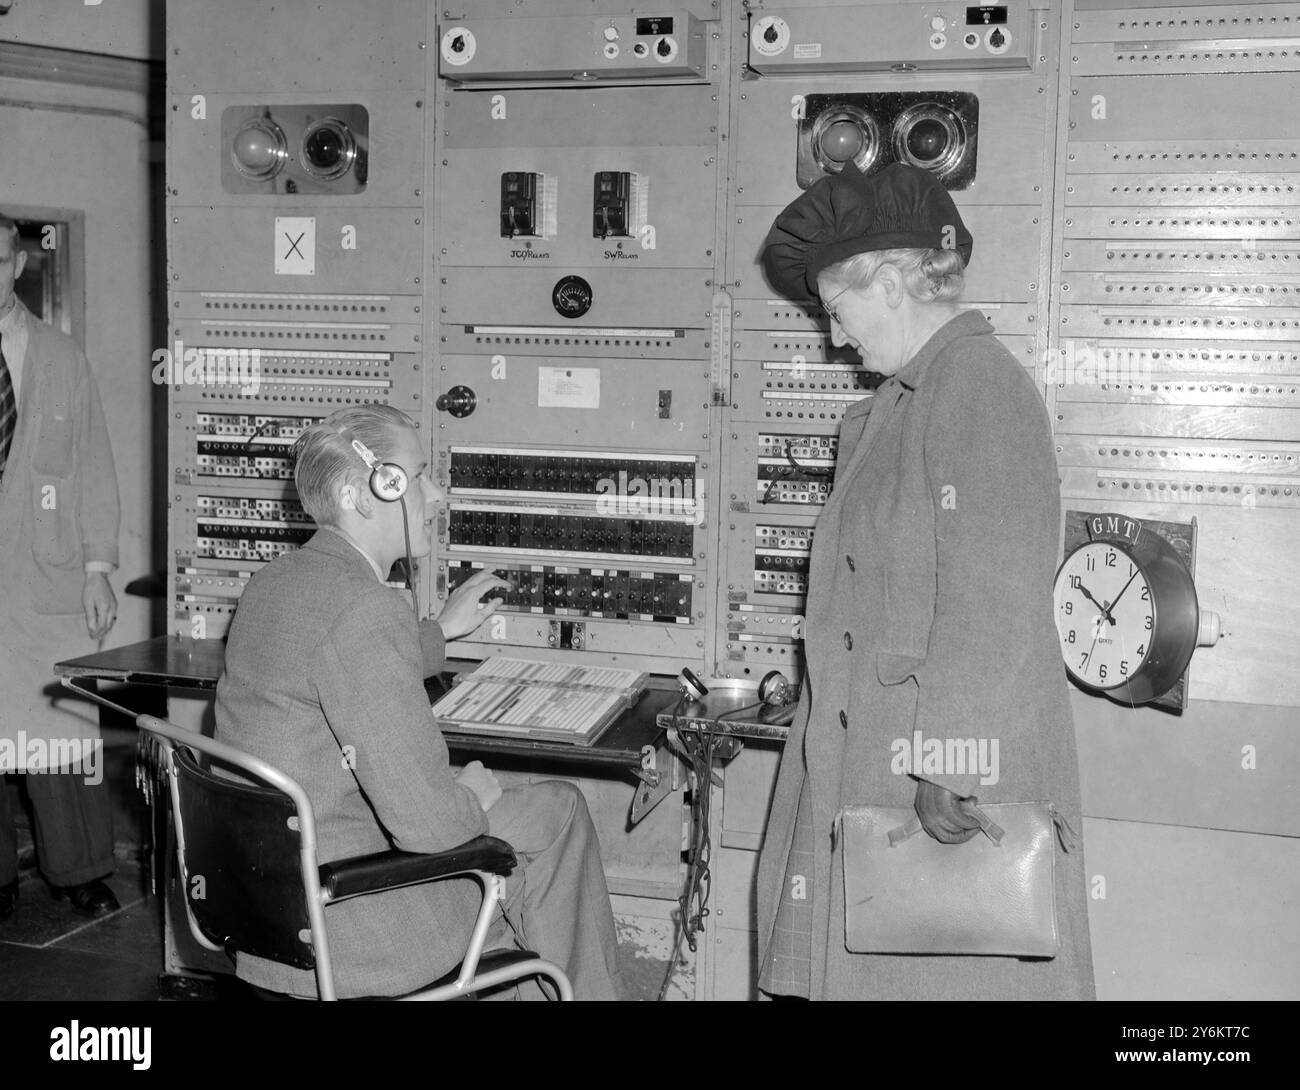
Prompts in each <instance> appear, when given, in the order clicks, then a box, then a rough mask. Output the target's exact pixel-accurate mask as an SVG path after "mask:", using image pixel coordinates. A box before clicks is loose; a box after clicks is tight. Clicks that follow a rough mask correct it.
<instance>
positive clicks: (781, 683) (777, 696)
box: [758, 670, 799, 708]
mask: <svg viewBox="0 0 1300 1090" xmlns="http://www.w3.org/2000/svg"><path fill="white" fill-rule="evenodd" d="M758 699H759V700H761V701H762V702H763V703H764V704H767V705H768V706H769V707H777V708H784V707H785V706H786V705H789V704H793V703H794V702H795V701H796V700H798V699H799V694H798V691H797V690H796V689H795V687H794V686H793V685H791V684H790V682H789V680H787V678H786V676H785V674H783V673H781V671H780V670H769V671H768V672H767V673H766V674H764V675H763V680H762V681H760V682H759V683H758Z"/></svg>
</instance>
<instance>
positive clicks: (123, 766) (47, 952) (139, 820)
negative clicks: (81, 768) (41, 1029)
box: [0, 729, 162, 1000]
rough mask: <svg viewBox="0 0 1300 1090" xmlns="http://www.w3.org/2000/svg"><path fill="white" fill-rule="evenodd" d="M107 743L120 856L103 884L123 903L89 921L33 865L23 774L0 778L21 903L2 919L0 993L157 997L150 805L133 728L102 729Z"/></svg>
mask: <svg viewBox="0 0 1300 1090" xmlns="http://www.w3.org/2000/svg"><path fill="white" fill-rule="evenodd" d="M104 743H105V744H104V762H105V763H104V772H105V780H106V782H107V784H108V787H109V790H110V791H111V792H112V797H113V834H114V844H115V851H114V854H115V856H116V862H117V870H116V872H115V873H114V874H113V875H112V876H111V877H110V878H109V879H108V885H109V886H110V888H111V889H112V890H113V892H114V893H115V894H116V895H117V899H118V901H119V902H121V905H122V910H121V911H120V912H114V913H113V914H112V915H110V916H106V917H103V918H101V919H97V920H87V919H84V918H82V917H80V916H77V915H76V914H75V913H74V912H73V911H72V909H71V907H70V906H69V905H68V902H67V901H56V900H55V899H54V897H53V896H52V895H51V893H50V890H49V887H48V886H47V885H46V884H45V881H44V879H42V878H41V876H40V872H39V871H38V870H37V868H36V858H35V850H34V849H33V847H32V843H31V835H30V832H29V831H28V826H27V824H25V823H26V822H27V821H28V817H27V814H28V807H27V802H26V798H25V796H24V795H23V793H22V791H21V785H20V780H19V778H18V777H14V776H7V777H4V784H3V789H4V790H7V791H9V792H10V793H11V797H10V801H11V803H12V804H13V811H14V813H15V814H19V815H22V816H20V817H19V818H18V836H19V887H18V907H17V910H16V911H15V912H14V914H13V915H12V916H11V917H9V919H7V920H0V1000H32V999H36V1000H47V999H65V1000H66V999H74V1000H81V999H87V1000H105V999H109V1000H111V999H134V1000H140V999H148V1000H152V999H156V998H157V997H158V976H159V973H160V971H161V969H162V921H161V918H160V917H159V914H158V911H157V902H156V901H155V900H154V899H153V898H152V897H151V896H150V892H149V874H148V871H147V868H146V867H145V866H144V865H143V852H142V845H143V844H144V843H145V834H146V831H147V829H148V810H147V809H146V807H145V805H144V800H143V799H142V798H141V797H140V795H139V793H138V792H137V791H136V789H135V733H134V731H125V730H119V729H107V730H106V731H105V735H104Z"/></svg>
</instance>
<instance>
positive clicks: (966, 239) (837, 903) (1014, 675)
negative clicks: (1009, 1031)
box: [758, 164, 1094, 999]
mask: <svg viewBox="0 0 1300 1090" xmlns="http://www.w3.org/2000/svg"><path fill="white" fill-rule="evenodd" d="M971 246H972V240H971V236H970V234H969V232H967V230H966V228H965V226H964V224H963V223H962V221H961V217H960V215H958V212H957V209H956V206H955V205H954V204H953V201H952V198H951V197H950V196H949V195H948V192H947V190H945V189H944V188H943V186H942V184H941V183H940V182H939V181H938V180H937V179H936V178H935V177H934V176H933V175H932V174H930V173H928V172H927V171H924V170H920V169H917V168H915V167H909V166H904V165H902V164H893V165H891V166H889V167H887V168H885V169H884V170H882V171H880V172H879V173H877V174H875V175H872V176H871V177H864V176H863V175H862V174H861V173H859V172H858V171H857V170H855V169H853V168H852V167H849V168H846V170H845V172H844V173H842V174H840V175H836V176H831V177H827V178H824V179H822V180H820V181H819V182H817V183H816V184H815V185H813V186H812V187H811V188H810V189H808V190H807V191H806V192H805V193H804V194H803V195H802V196H800V197H799V198H798V199H796V200H795V201H794V202H793V203H791V204H790V206H789V207H788V208H786V209H785V211H784V212H782V213H781V214H780V215H779V216H778V217H777V219H776V222H775V224H774V225H773V228H772V231H771V234H770V235H769V238H768V241H767V246H766V248H765V250H764V253H763V264H764V267H765V270H766V272H767V275H768V278H769V280H770V281H771V282H772V284H773V285H774V286H775V287H776V288H777V289H778V290H780V291H781V292H782V293H783V294H785V295H787V296H789V297H790V298H792V299H798V300H803V299H808V298H810V297H811V298H819V299H820V300H821V304H822V307H823V308H824V309H825V310H826V312H827V313H828V314H829V315H830V322H831V339H832V342H833V343H834V344H836V345H844V344H848V345H851V346H852V347H853V348H854V349H855V350H856V351H857V352H858V354H859V355H860V356H861V357H862V361H863V364H864V366H865V367H866V368H867V370H868V371H871V372H874V373H876V374H879V375H883V376H885V380H884V382H883V383H882V384H881V385H880V386H879V387H878V388H877V389H876V391H875V395H874V396H873V397H871V398H868V399H866V400H865V401H863V402H860V403H859V404H858V405H856V406H855V407H853V408H852V409H850V410H849V411H848V412H846V413H845V415H844V420H843V425H842V427H841V429H840V440H839V452H838V456H837V461H836V470H835V488H834V491H833V493H832V494H831V497H830V500H829V502H828V503H827V504H826V507H825V509H824V510H823V511H822V514H821V515H820V517H819V518H818V521H817V527H816V532H815V536H814V539H813V548H812V561H811V568H810V573H809V590H808V602H807V623H806V625H805V649H806V654H807V662H808V670H807V682H806V684H805V686H804V690H803V695H802V699H801V702H800V706H799V711H798V713H797V714H796V717H795V720H794V724H793V726H792V729H791V732H790V736H789V738H788V740H787V742H786V746H785V752H784V755H783V757H782V761H781V770H780V774H779V776H778V779H777V785H776V791H775V794H774V796H773V800H772V809H771V813H770V815H769V819H768V826H767V835H766V839H765V842H764V845H763V852H762V856H761V858H760V863H759V878H758V926H759V935H758V938H759V957H760V961H759V987H760V988H761V989H762V990H763V991H764V992H766V993H768V994H773V995H798V996H806V997H808V998H813V999H1092V998H1094V991H1093V975H1092V958H1091V951H1090V947H1089V940H1088V917H1087V900H1086V888H1085V878H1084V869H1083V851H1082V846H1081V845H1079V846H1076V847H1075V848H1074V850H1073V851H1071V852H1070V853H1069V854H1068V855H1067V854H1061V853H1060V852H1059V851H1058V854H1057V861H1056V883H1057V889H1056V916H1057V923H1058V927H1059V929H1060V938H1061V943H1060V949H1059V952H1058V954H1057V956H1056V957H1055V958H1053V959H1050V960H1044V959H1038V960H1028V959H1019V958H1014V957H958V956H947V955H921V956H918V955H880V954H855V953H850V952H849V951H848V950H847V949H846V947H845V940H844V934H845V925H844V880H843V861H842V859H841V858H840V854H839V851H838V844H837V843H836V842H835V840H834V836H833V829H834V825H835V818H836V815H837V814H838V813H839V812H840V810H841V808H843V807H845V806H849V805H854V804H870V805H877V806H900V807H914V808H915V810H916V813H917V816H918V817H919V818H920V820H921V825H922V827H923V828H924V830H925V832H926V833H927V834H929V835H930V836H932V837H934V838H935V839H936V840H939V841H941V842H943V843H948V844H959V843H961V842H963V841H964V840H966V839H969V838H970V837H971V836H973V835H975V831H976V830H977V828H978V824H977V822H975V821H974V820H973V818H972V817H971V816H970V815H969V813H968V812H967V810H966V808H965V806H964V804H963V803H962V802H961V800H962V799H963V798H966V797H968V796H971V795H976V796H977V797H978V799H979V801H980V802H981V803H996V802H1035V801H1050V802H1052V803H1055V805H1056V807H1057V809H1058V810H1059V811H1060V812H1061V813H1062V814H1063V815H1064V817H1065V818H1066V820H1067V821H1068V822H1069V823H1070V824H1071V825H1072V826H1073V827H1074V828H1075V829H1080V828H1081V827H1082V822H1081V815H1080V807H1079V773H1078V762H1077V757H1076V754H1075V743H1074V727H1073V723H1072V720H1071V716H1070V709H1069V704H1068V703H1067V693H1066V682H1065V678H1064V676H1063V670H1062V667H1061V660H1060V656H1059V653H1058V650H1057V648H1058V640H1057V635H1056V629H1055V625H1054V622H1053V618H1052V612H1051V587H1052V576H1053V572H1054V571H1055V567H1056V561H1057V549H1058V534H1059V515H1060V490H1059V482H1058V478H1057V469H1056V460H1055V457H1054V455H1053V452H1052V438H1051V430H1050V426H1049V424H1048V419H1047V413H1046V410H1045V408H1044V405H1043V401H1042V399H1041V397H1040V396H1039V394H1038V391H1037V389H1036V388H1035V386H1034V383H1033V381H1032V380H1031V379H1030V377H1029V375H1028V374H1026V372H1025V370H1024V368H1022V367H1021V365H1020V364H1019V363H1017V362H1016V360H1015V359H1014V358H1013V357H1012V356H1011V354H1010V353H1009V352H1008V351H1007V350H1006V349H1005V348H1004V347H1003V346H1002V345H1001V343H999V342H998V340H997V339H996V338H995V337H994V336H993V332H992V327H991V326H990V325H989V323H988V322H987V321H985V319H984V317H983V316H982V315H981V314H979V313H978V312H977V311H973V310H962V309H960V308H959V307H958V305H957V302H956V300H957V299H958V298H959V296H960V294H961V289H962V280H963V274H964V269H965V266H966V263H967V261H968V260H969V259H970V254H971ZM914 735H919V736H920V738H919V739H914ZM929 739H938V740H940V741H943V740H947V739H975V740H976V742H977V745H978V744H979V743H981V742H982V743H984V746H983V752H985V753H986V754H990V755H991V754H994V753H996V755H997V760H996V761H995V762H993V767H992V768H991V769H986V770H985V774H984V775H983V776H981V775H980V773H979V772H977V771H976V770H973V769H956V768H953V769H944V770H943V771H939V772H936V771H931V770H930V769H929V768H928V766H927V767H926V769H925V771H924V778H922V777H921V776H920V775H913V774H912V773H913V772H916V773H921V772H922V770H921V769H912V767H911V763H910V761H906V762H904V761H901V760H900V756H899V755H900V753H901V752H903V750H904V748H905V749H906V751H907V752H908V753H910V752H912V748H913V743H914V741H916V740H929ZM993 743H996V749H994V748H993ZM916 751H917V752H919V751H920V747H919V746H917V747H916ZM981 780H983V781H984V782H983V783H981V782H980V781H981ZM990 781H994V782H990ZM955 850H957V849H954V851H955Z"/></svg>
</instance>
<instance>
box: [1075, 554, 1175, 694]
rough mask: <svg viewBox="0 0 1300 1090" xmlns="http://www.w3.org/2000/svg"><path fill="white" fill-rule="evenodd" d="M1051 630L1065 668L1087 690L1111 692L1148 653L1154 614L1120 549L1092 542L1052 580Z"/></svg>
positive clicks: (1141, 576)
mask: <svg viewBox="0 0 1300 1090" xmlns="http://www.w3.org/2000/svg"><path fill="white" fill-rule="evenodd" d="M1055 605H1056V629H1057V632H1059V633H1060V636H1061V652H1062V657H1063V658H1064V660H1065V668H1066V670H1067V671H1069V673H1070V676H1071V677H1073V678H1074V679H1075V680H1076V681H1078V682H1079V684H1081V685H1084V686H1087V687H1088V688H1090V689H1117V688H1119V687H1120V686H1121V685H1126V684H1127V683H1128V682H1129V681H1131V680H1132V679H1133V676H1134V675H1135V674H1136V673H1137V672H1138V670H1140V669H1141V667H1142V665H1143V663H1144V662H1145V661H1146V659H1147V657H1148V655H1149V654H1150V651H1151V641H1152V639H1153V638H1154V632H1155V623H1156V611H1155V603H1154V602H1153V600H1152V595H1151V586H1150V583H1149V582H1148V580H1147V577H1146V574H1145V573H1144V571H1143V570H1142V568H1141V567H1139V565H1138V564H1137V563H1136V562H1135V561H1134V559H1133V558H1132V556H1130V555H1129V553H1128V552H1127V550H1125V549H1124V547H1123V546H1120V545H1116V544H1113V543H1111V542H1107V541H1093V542H1089V543H1088V544H1086V545H1083V546H1081V547H1080V548H1078V549H1076V550H1075V551H1074V552H1072V553H1071V554H1070V555H1069V556H1068V557H1066V559H1065V563H1064V564H1062V565H1061V570H1060V572H1058V573H1057V576H1056V592H1055Z"/></svg>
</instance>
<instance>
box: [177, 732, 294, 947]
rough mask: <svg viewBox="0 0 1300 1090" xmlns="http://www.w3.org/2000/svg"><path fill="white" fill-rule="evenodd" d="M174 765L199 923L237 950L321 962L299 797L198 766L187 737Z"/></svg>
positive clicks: (186, 874) (180, 828) (189, 894)
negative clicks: (307, 882) (304, 856)
mask: <svg viewBox="0 0 1300 1090" xmlns="http://www.w3.org/2000/svg"><path fill="white" fill-rule="evenodd" d="M196 748H197V747H196ZM171 764H172V775H173V776H174V777H175V783H176V795H175V799H176V807H175V818H176V823H177V840H178V843H179V846H180V847H181V859H182V870H183V880H184V881H185V884H186V889H185V898H186V901H187V902H188V905H189V909H190V912H191V913H192V914H193V916H194V919H195V921H196V922H197V924H198V925H199V928H200V929H201V930H202V931H203V933H204V934H205V935H206V936H207V937H208V938H209V939H210V940H211V941H212V942H214V943H216V944H217V945H219V946H222V947H223V948H224V949H225V950H226V952H227V953H228V954H231V955H232V956H233V955H234V954H235V952H236V951H238V952H242V953H246V954H253V955H256V956H258V957H263V958H270V959H271V960H273V961H277V962H282V963H284V964H286V965H292V966H294V967H295V968H299V969H313V968H315V966H316V958H315V955H314V953H313V949H312V944H311V937H310V935H311V932H310V926H311V924H310V919H309V917H308V911H307V892H306V889H305V888H304V885H303V875H302V860H301V851H302V836H301V831H300V820H299V816H298V808H297V805H296V804H295V803H294V801H293V799H291V798H290V797H289V796H288V795H286V794H284V793H283V792H282V791H278V790H275V789H273V788H269V787H259V786H253V785H251V784H247V783H241V782H239V781H237V780H233V779H228V778H226V777H224V776H220V775H217V774H216V773H214V772H213V771H210V770H205V769H203V768H200V767H199V764H198V762H197V761H196V760H195V758H194V755H193V753H192V752H191V751H190V748H189V746H188V745H187V744H186V743H185V742H179V743H177V744H175V745H174V746H172V747H171Z"/></svg>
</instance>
